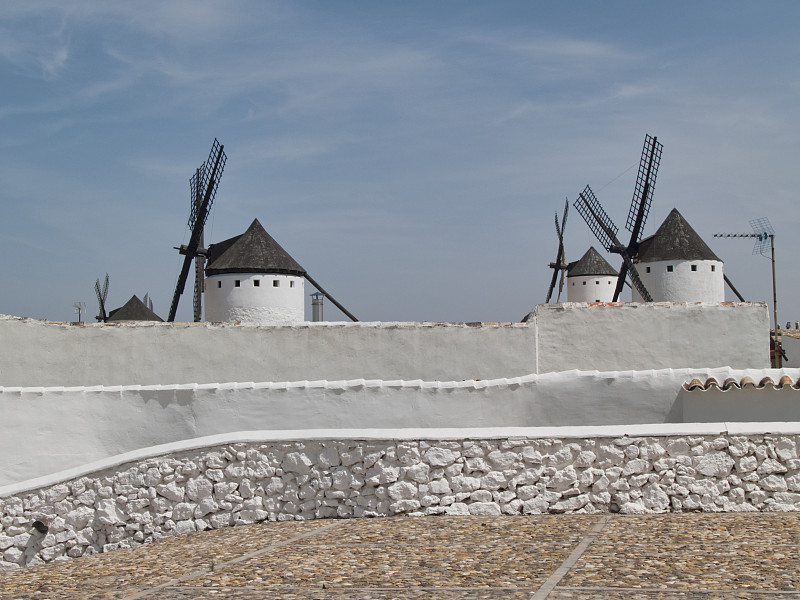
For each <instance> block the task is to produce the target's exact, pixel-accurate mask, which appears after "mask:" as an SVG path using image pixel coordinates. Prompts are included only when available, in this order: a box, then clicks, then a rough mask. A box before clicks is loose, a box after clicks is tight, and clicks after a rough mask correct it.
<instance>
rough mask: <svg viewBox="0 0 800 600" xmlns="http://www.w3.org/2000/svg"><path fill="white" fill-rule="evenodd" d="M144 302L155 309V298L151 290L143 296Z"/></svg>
mask: <svg viewBox="0 0 800 600" xmlns="http://www.w3.org/2000/svg"><path fill="white" fill-rule="evenodd" d="M142 304H144V305H145V306H146V307H147V308H149V309H150V310H153V299H152V298H150V292H147V293H146V294H145V295H144V297H143V298H142Z"/></svg>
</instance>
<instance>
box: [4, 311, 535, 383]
mask: <svg viewBox="0 0 800 600" xmlns="http://www.w3.org/2000/svg"><path fill="white" fill-rule="evenodd" d="M0 340H1V343H2V345H3V348H14V352H8V351H3V352H0V386H2V385H5V386H77V385H99V384H102V385H132V384H141V385H150V384H173V383H212V382H218V381H301V380H311V381H313V380H321V379H326V380H331V381H334V380H340V379H362V378H363V379H384V380H390V379H406V380H410V379H424V380H431V381H433V380H440V381H452V380H456V381H458V380H462V379H494V378H497V377H516V376H520V375H527V374H529V373H532V372H535V370H536V331H535V327H534V326H533V325H529V324H520V323H516V324H505V325H503V324H485V325H480V326H474V327H473V326H468V325H465V324H463V323H462V324H446V323H330V322H326V323H300V324H297V325H294V326H291V327H255V326H242V325H234V324H232V323H137V324H124V325H123V324H112V323H105V324H102V323H101V324H97V323H89V324H83V325H70V324H66V323H52V322H46V321H38V320H34V319H23V318H19V317H8V316H2V315H0Z"/></svg>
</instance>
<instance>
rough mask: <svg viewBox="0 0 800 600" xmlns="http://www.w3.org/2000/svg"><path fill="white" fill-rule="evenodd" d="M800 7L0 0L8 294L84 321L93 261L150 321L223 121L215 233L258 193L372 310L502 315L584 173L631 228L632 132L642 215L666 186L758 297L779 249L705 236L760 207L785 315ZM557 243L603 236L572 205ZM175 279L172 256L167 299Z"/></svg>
mask: <svg viewBox="0 0 800 600" xmlns="http://www.w3.org/2000/svg"><path fill="white" fill-rule="evenodd" d="M799 18H800V3H797V2H796V1H790V2H782V1H775V2H770V3H755V2H750V1H748V2H741V1H736V0H733V1H730V0H726V1H724V2H722V1H708V2H687V1H677V2H670V3H656V2H641V1H638V0H637V1H635V2H633V1H632V2H622V1H609V2H594V1H592V2H584V1H573V2H558V3H556V2H553V3H545V2H541V3H540V2H529V1H519V2H516V1H513V2H512V1H508V2H503V1H499V2H473V1H458V2H454V1H449V0H440V1H437V2H428V1H426V2H421V1H414V0H411V1H406V2H393V3H390V2H366V1H364V2H359V1H341V2H329V1H324V2H323V1H320V2H311V1H306V2H303V1H300V2H270V1H262V0H259V1H252V2H248V1H240V2H211V1H206V0H178V1H173V2H171V1H165V0H158V1H147V0H144V1H139V2H106V1H99V0H97V1H95V0H85V1H80V2H77V1H75V2H73V1H70V0H39V1H37V2H30V1H29V0H20V1H17V0H5V1H4V2H3V10H2V11H1V12H0V131H2V135H0V209H2V212H0V215H1V217H0V253H2V256H3V257H4V260H3V261H2V267H0V273H2V277H3V284H2V286H0V313H2V314H10V315H18V316H27V317H35V318H45V319H51V320H57V321H75V320H77V318H78V315H77V314H76V310H75V308H74V304H75V303H76V302H85V304H86V309H85V311H84V312H83V319H84V320H93V317H94V315H96V314H97V301H96V299H95V293H94V283H95V280H96V279H98V278H101V279H102V278H103V277H104V275H105V274H106V273H108V274H109V278H110V286H109V293H108V300H107V305H108V306H109V308H116V307H118V306H121V305H122V304H124V303H125V302H126V301H127V300H128V299H129V298H130V297H131V296H132V295H133V294H136V295H138V296H139V297H140V298H141V297H142V296H143V295H144V294H145V293H147V294H149V297H150V298H151V299H152V300H153V303H154V309H155V311H156V313H158V314H159V315H160V316H162V317H164V318H166V316H167V314H168V312H169V306H170V302H171V299H172V295H173V292H174V289H175V283H176V280H177V276H178V272H179V270H180V265H181V262H182V259H183V257H181V256H180V255H179V254H178V252H177V251H176V250H174V247H175V246H178V245H180V244H181V243H186V242H187V241H188V237H189V230H188V228H187V219H188V216H189V183H188V182H189V178H190V177H191V175H192V174H193V173H194V170H195V169H196V168H197V167H199V166H200V164H201V163H202V162H203V161H204V160H205V159H206V157H207V156H208V153H209V150H210V148H211V144H212V142H213V140H214V138H218V139H219V140H220V142H221V143H222V144H224V146H225V152H226V154H227V157H228V161H227V166H226V168H225V172H224V174H223V176H222V180H221V182H220V185H219V190H218V193H217V197H216V201H215V203H214V206H213V210H212V213H211V215H210V217H209V219H208V223H207V227H206V242H207V243H213V242H217V241H221V240H224V239H227V238H229V237H232V236H235V235H238V234H240V233H243V232H244V231H245V230H246V229H247V227H248V226H249V224H250V223H251V222H252V220H253V219H254V218H258V219H259V221H260V222H261V223H262V225H264V227H265V228H266V230H267V231H268V232H269V233H270V234H271V235H272V236H273V237H274V238H275V239H276V240H277V241H278V242H279V243H280V244H281V245H282V246H283V247H284V248H285V249H286V250H287V251H288V252H289V253H290V254H291V255H292V256H293V257H294V258H295V259H296V260H297V261H298V262H299V263H300V264H301V265H303V267H304V268H305V269H306V270H307V271H308V273H309V274H310V275H311V276H312V277H313V278H314V279H315V280H317V281H318V282H319V283H320V284H321V285H322V286H323V287H325V288H326V290H327V291H328V292H330V293H331V294H332V295H333V296H334V297H335V298H336V299H337V300H338V301H339V302H341V303H342V304H343V305H344V306H345V307H347V308H348V310H350V311H351V312H352V313H353V314H354V315H355V316H356V317H357V318H358V319H359V320H362V321H484V322H497V321H519V320H520V319H521V318H523V317H524V316H525V315H526V314H527V313H528V311H529V310H531V309H532V308H533V306H535V305H536V304H538V303H541V302H544V300H545V297H546V294H547V288H548V285H549V281H550V276H551V271H550V269H549V267H548V264H549V263H550V262H551V261H553V260H554V259H555V254H556V249H557V238H556V233H555V227H554V223H553V220H554V214H555V212H556V211H559V212H560V211H561V210H562V209H563V205H564V201H565V199H569V201H570V203H572V202H573V201H574V200H575V199H576V198H577V196H578V193H579V192H580V191H581V190H582V189H583V188H584V187H585V186H586V185H587V184H589V185H591V186H592V189H593V190H594V191H595V193H596V194H597V197H598V198H599V200H600V202H601V203H602V204H603V206H604V207H605V209H606V211H607V212H608V213H609V215H610V216H611V218H612V219H613V220H614V221H615V222H616V223H617V224H618V225H619V226H620V227H623V226H624V222H625V217H626V215H627V211H628V207H629V205H630V202H631V197H632V194H633V189H634V184H635V180H636V171H637V169H636V167H637V166H638V163H639V158H640V155H641V150H642V143H643V141H644V137H645V134H650V135H655V136H657V137H658V139H659V141H660V142H662V143H663V145H664V151H663V157H662V161H661V166H660V170H659V172H658V179H657V181H656V186H655V190H654V196H653V205H652V210H651V213H650V217H649V219H648V221H647V223H646V225H645V229H644V235H645V236H646V235H650V234H652V233H654V232H655V230H656V228H657V227H658V225H659V224H660V223H661V222H662V221H663V220H664V218H665V217H666V216H667V214H668V213H669V211H670V210H671V209H672V208H677V209H678V210H679V211H680V212H681V213H682V214H683V216H684V217H685V218H686V219H687V220H688V222H689V223H690V224H691V225H692V226H693V227H694V229H695V230H696V231H697V232H698V233H699V234H700V236H701V237H703V238H704V239H705V241H706V242H707V243H708V245H709V246H710V247H711V248H712V250H714V252H715V253H716V254H717V255H718V256H719V257H720V258H721V259H722V260H723V261H724V262H725V273H726V274H727V275H728V276H729V277H730V278H731V280H732V281H733V283H734V284H735V285H736V287H737V288H738V289H739V291H740V292H741V293H742V294H743V295H744V296H745V298H746V299H747V300H754V301H756V300H757V301H769V303H770V312H771V309H772V307H771V302H772V276H771V265H770V261H769V259H768V258H766V257H763V256H760V255H753V254H752V250H753V241H752V240H747V239H714V238H713V234H714V233H719V232H743V233H748V232H751V231H752V230H751V228H750V226H749V221H750V220H751V219H755V218H761V217H767V218H769V219H770V221H771V223H772V224H773V226H774V229H775V248H776V258H777V261H776V265H777V266H776V269H777V289H778V320H779V322H780V323H781V324H782V325H785V322H786V321H791V322H792V323H793V322H794V321H795V320H800V278H797V277H795V276H794V273H795V268H794V267H795V265H794V261H795V259H796V257H797V256H798V255H800V240H798V237H797V236H796V235H795V231H797V229H798V225H800V223H799V222H798V221H799V220H800V215H799V214H798V210H797V208H796V206H797V205H796V193H797V190H798V189H800V181H799V179H800V175H798V173H800V169H798V168H797V166H796V165H797V162H798V156H799V154H800V153H799V152H798V150H800V138H799V137H798V131H799V130H800V127H799V125H800V111H799V110H798V106H800V102H799V100H800V72H799V71H798V65H800V60H799V59H800V56H798V55H800V46H798V44H797V42H796V25H797V22H798V19H799ZM565 244H566V254H567V260H570V261H571V260H577V259H578V258H580V257H581V255H582V254H583V253H584V252H585V251H586V250H587V249H588V248H589V246H591V245H595V246H598V249H600V248H599V245H598V244H597V242H596V241H595V240H594V238H593V237H592V234H591V233H590V232H589V229H588V227H587V226H586V224H585V223H584V222H583V221H582V220H581V218H580V216H579V215H578V213H577V211H575V210H574V209H573V210H572V211H571V213H570V215H569V218H568V221H567V226H566V235H565ZM604 255H605V256H606V258H607V259H608V260H609V261H610V262H611V264H612V265H614V266H615V267H618V266H619V262H620V259H619V257H618V256H614V255H608V254H604ZM313 291H314V290H313V289H312V288H311V286H310V285H309V284H307V286H306V292H307V293H308V294H310V293H311V292H313ZM565 294H566V290H565ZM562 299H564V298H562ZM728 299H734V298H733V296H732V295H731V294H730V293H729V294H728ZM191 304H192V302H191V281H190V282H189V285H187V291H186V292H185V293H184V295H183V297H182V299H181V303H180V307H179V310H178V317H177V320H191V318H192V317H191V315H192V312H191ZM325 317H326V320H344V319H345V317H343V316H342V315H341V313H339V312H338V311H337V310H336V309H335V308H334V307H333V305H331V304H330V303H327V304H326V307H325ZM307 318H310V308H309V309H308V310H307Z"/></svg>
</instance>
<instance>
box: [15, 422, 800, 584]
mask: <svg viewBox="0 0 800 600" xmlns="http://www.w3.org/2000/svg"><path fill="white" fill-rule="evenodd" d="M798 444H800V427H798V424H797V423H791V424H787V423H770V424H767V423H756V424H752V423H744V424H742V423H740V424H731V423H709V424H695V425H691V424H689V425H687V424H680V425H640V426H626V427H596V428H591V427H570V428H562V429H538V430H537V429H523V428H507V429H503V430H486V429H483V430H480V429H477V430H476V429H471V430H469V429H468V430H463V429H462V430H453V429H445V430H427V431H426V430H406V431H403V430H389V431H375V430H373V431H352V430H351V431H342V430H339V431H333V432H331V431H291V432H285V433H284V434H283V435H280V434H277V435H276V434H275V433H274V432H249V433H239V434H230V435H227V436H216V437H213V438H205V439H199V440H191V441H187V442H183V443H177V444H171V445H167V446H161V447H156V448H149V449H146V450H142V451H139V452H136V453H130V454H127V455H122V456H118V457H114V458H111V459H109V460H106V461H103V462H100V463H98V464H95V465H90V466H88V467H86V468H84V469H81V470H74V471H71V472H65V473H60V474H58V475H56V476H53V477H49V478H43V479H40V480H36V481H28V482H24V483H22V484H18V485H15V486H7V487H5V488H0V569H11V568H16V567H19V566H30V565H36V564H42V563H47V562H52V561H56V560H64V559H65V558H67V557H80V556H88V555H91V554H95V553H97V552H108V551H111V550H115V549H118V548H129V547H133V546H138V545H140V544H144V543H147V542H150V541H153V540H157V539H159V538H163V537H166V536H171V535H175V534H182V533H188V532H193V531H202V530H209V529H219V528H222V527H228V526H231V525H238V524H248V523H255V522H259V521H266V520H271V521H275V520H279V521H285V520H305V519H319V518H329V517H345V518H346V517H379V516H389V515H398V514H408V515H419V516H424V515H441V514H445V515H479V516H494V515H501V514H508V515H516V514H537V513H566V512H570V513H574V512H577V513H596V512H620V513H628V514H631V513H634V514H636V513H659V512H667V511H684V510H688V511H698V510H699V511H710V512H720V511H730V512H744V511H796V510H800V458H798Z"/></svg>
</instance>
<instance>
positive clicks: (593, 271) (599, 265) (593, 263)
mask: <svg viewBox="0 0 800 600" xmlns="http://www.w3.org/2000/svg"><path fill="white" fill-rule="evenodd" d="M581 275H584V276H585V275H611V276H612V277H616V276H617V275H619V273H617V271H615V270H614V267H612V266H611V265H610V264H608V261H607V260H606V259H605V258H603V257H602V256H600V253H599V252H598V251H597V250H595V249H594V246H592V247H590V248H589V249H588V250H587V251H586V254H584V255H583V256H582V257H581V259H580V260H576V261H573V262H571V263H569V264H568V265H567V276H568V277H579V276H581Z"/></svg>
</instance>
